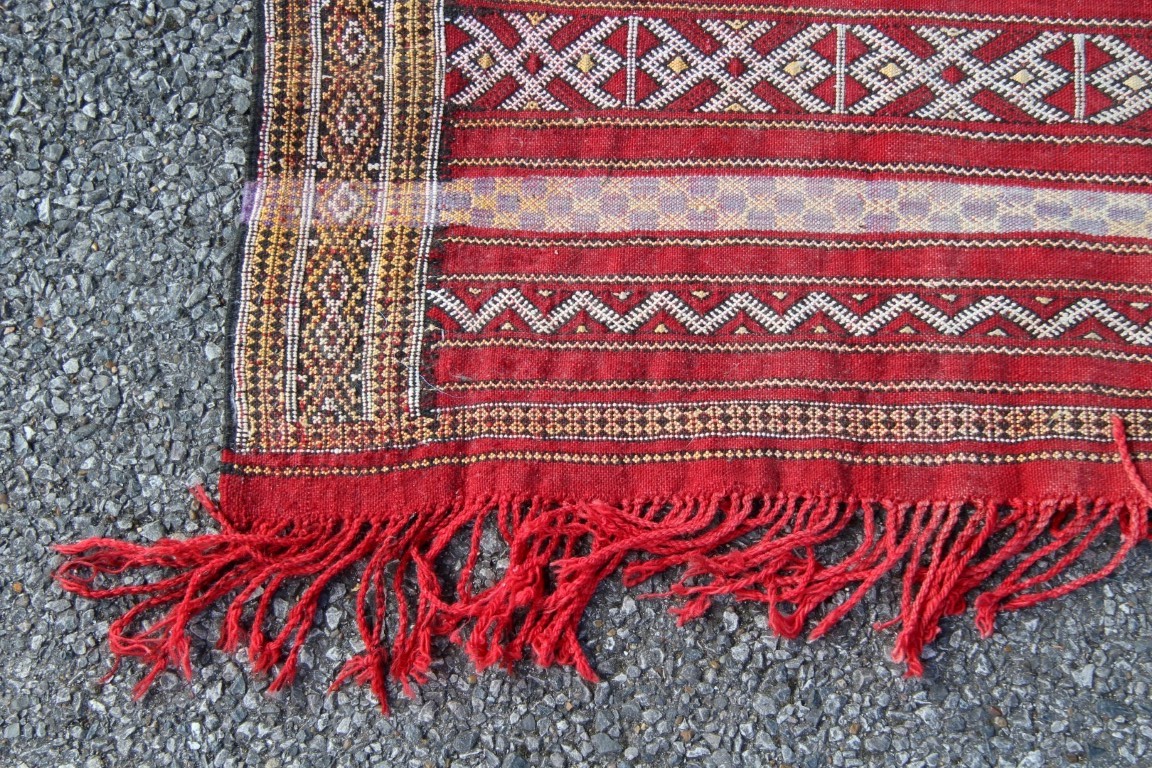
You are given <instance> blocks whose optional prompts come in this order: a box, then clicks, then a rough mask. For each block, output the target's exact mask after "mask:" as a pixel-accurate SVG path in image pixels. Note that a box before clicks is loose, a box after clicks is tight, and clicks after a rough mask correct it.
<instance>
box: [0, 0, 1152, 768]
mask: <svg viewBox="0 0 1152 768" xmlns="http://www.w3.org/2000/svg"><path fill="white" fill-rule="evenodd" d="M250 10H251V9H250V7H249V4H248V2H240V3H238V4H235V5H233V4H232V3H226V2H219V1H213V0H196V2H192V1H191V0H150V1H144V0H84V1H83V2H80V1H79V0H75V1H73V2H68V1H66V0H0V67H2V68H0V120H2V122H3V131H0V229H2V233H0V235H2V236H0V263H2V265H3V275H4V285H3V291H2V293H0V382H2V383H3V387H2V388H0V765H4V766H65V765H68V766H74V767H78V766H84V768H98V767H99V766H119V765H125V766H139V767H141V768H144V767H147V766H167V765H180V766H213V767H214V768H223V767H225V766H260V767H262V768H276V767H277V766H329V765H389V766H439V765H456V766H493V768H500V767H501V766H556V768H562V767H563V766H601V765H653V766H678V765H703V766H729V765H733V766H736V765H748V766H755V765H765V766H776V765H796V766H825V765H829V766H853V765H875V764H887V765H907V766H944V765H960V766H1048V765H1064V764H1068V763H1079V764H1083V765H1093V766H1112V765H1120V766H1127V765H1148V764H1152V754H1150V753H1149V746H1150V744H1152V704H1150V703H1149V702H1150V699H1149V683H1150V681H1152V660H1150V659H1149V651H1150V650H1152V618H1150V611H1152V607H1150V606H1152V599H1150V597H1152V592H1150V590H1149V585H1150V584H1152V580H1150V579H1149V578H1148V576H1149V574H1148V572H1149V570H1150V567H1152V555H1150V552H1149V548H1148V547H1142V548H1140V549H1139V550H1138V551H1137V552H1136V553H1135V554H1134V555H1133V556H1132V557H1131V558H1130V560H1129V561H1128V563H1127V564H1126V565H1125V566H1124V567H1123V568H1122V569H1121V570H1120V571H1119V572H1118V573H1117V574H1116V576H1114V577H1113V578H1111V579H1109V580H1108V581H1106V582H1105V583H1102V584H1097V585H1094V586H1091V587H1089V588H1087V589H1084V590H1082V591H1080V592H1079V593H1077V594H1075V595H1073V596H1071V597H1069V598H1066V599H1064V600H1062V601H1060V602H1058V603H1056V604H1050V605H1047V606H1043V607H1041V608H1037V609H1032V610H1030V611H1027V612H1024V613H1018V614H1011V615H1006V616H1003V617H1002V618H1001V619H1000V622H999V625H998V631H997V633H996V634H995V635H994V636H993V637H992V638H991V639H989V640H987V641H982V640H980V639H979V638H978V637H977V635H976V632H975V631H974V629H973V627H972V623H971V621H970V618H963V619H955V620H948V621H946V622H945V626H944V631H943V633H942V635H941V637H940V638H939V639H938V640H937V642H936V644H935V645H934V646H933V647H932V648H931V649H930V654H929V655H930V658H929V660H928V662H927V672H926V675H925V676H924V677H923V678H921V679H905V678H904V677H903V676H902V669H901V667H900V666H898V665H896V664H894V663H892V662H890V661H889V660H888V648H889V644H890V642H891V639H892V638H891V633H875V632H873V631H872V630H871V624H872V622H874V621H878V620H882V619H884V618H886V617H887V616H888V615H889V614H890V613H891V611H892V610H893V608H894V606H895V605H896V604H897V600H898V596H897V594H896V592H895V590H894V588H893V586H892V585H891V584H889V585H887V586H885V587H883V588H881V589H879V590H878V591H877V593H876V594H875V595H874V596H873V597H872V598H871V599H870V600H869V601H867V602H866V604H865V605H863V606H862V607H861V608H860V609H858V610H857V611H855V612H854V613H853V614H852V615H851V616H850V617H849V618H848V620H847V621H845V622H844V624H843V625H842V626H841V627H840V628H838V629H836V630H835V631H833V632H831V633H830V634H829V635H828V636H827V637H825V638H823V639H822V640H821V641H819V642H817V643H812V644H807V643H804V642H785V641H780V640H777V639H775V638H773V637H772V636H771V634H770V633H769V632H768V630H767V629H766V627H765V622H764V617H763V613H762V611H759V610H757V609H756V608H754V607H750V606H744V605H741V606H729V605H721V606H719V607H717V608H716V609H715V610H713V612H712V614H711V615H709V616H708V617H707V618H706V619H705V620H703V621H700V622H696V623H694V624H692V625H689V626H687V627H685V628H684V629H676V628H675V623H674V620H673V619H672V618H671V617H670V616H668V615H667V614H666V613H665V611H664V608H665V606H664V605H663V604H662V603H661V602H660V601H652V600H635V599H633V598H632V597H630V596H625V594H624V592H623V590H622V588H621V587H620V586H619V584H618V582H610V583H609V584H608V585H606V586H605V587H604V588H603V589H602V590H601V592H600V594H599V595H597V597H596V599H595V600H594V601H593V607H592V609H591V610H590V612H589V615H588V617H587V619H586V621H585V622H584V624H583V626H582V633H583V638H584V641H585V643H586V645H587V647H588V648H589V650H590V652H591V654H592V657H593V659H594V662H595V664H596V667H597V669H598V670H599V672H600V674H601V676H602V677H603V680H604V682H602V683H600V684H599V685H592V684H589V683H586V682H584V681H582V680H580V679H579V678H578V677H577V676H576V675H575V674H574V673H573V672H571V671H570V670H559V669H547V670H540V669H537V668H535V667H531V666H524V667H522V668H520V669H519V670H517V672H516V674H513V675H508V674H506V673H504V672H502V671H491V672H486V673H484V674H482V675H479V676H477V675H475V674H474V673H473V672H472V670H471V669H470V667H469V666H468V664H467V660H466V659H465V658H464V657H463V655H462V653H461V652H459V651H458V650H455V649H452V648H443V649H441V650H442V651H443V654H444V658H443V660H442V661H440V662H438V663H437V664H436V665H435V667H434V670H433V671H434V674H433V679H432V680H430V681H429V682H428V683H427V684H426V685H425V686H423V687H422V688H421V689H420V690H419V691H418V692H417V694H416V696H415V698H413V699H408V698H405V697H403V696H402V695H398V696H396V697H394V700H393V707H394V714H393V716H392V717H391V718H387V719H386V718H383V717H381V716H380V715H379V713H378V711H377V710H376V708H375V704H374V702H373V701H372V699H371V697H370V696H369V695H368V694H367V693H366V692H364V691H361V690H356V689H353V690H348V691H344V692H341V693H338V694H336V695H333V696H327V695H326V694H325V688H326V687H327V683H328V681H329V680H330V679H331V677H332V675H333V674H334V672H335V670H336V669H337V667H338V665H339V663H340V662H341V660H342V659H344V658H345V657H346V656H347V655H348V654H349V653H351V652H353V650H354V649H356V648H358V647H359V641H358V639H357V637H358V635H357V632H356V629H355V624H354V621H352V619H351V617H350V615H349V612H348V604H349V603H350V602H351V601H350V599H349V598H350V593H349V592H348V589H347V586H341V587H339V588H337V590H336V594H333V595H331V597H330V599H329V601H328V602H327V603H326V604H325V605H324V607H323V610H322V612H321V617H322V618H321V621H320V622H319V626H318V627H317V630H316V632H315V635H314V637H313V639H312V640H311V641H310V643H309V645H308V649H307V652H306V653H305V654H304V656H303V658H302V659H301V672H300V676H299V679H298V681H297V683H296V684H295V685H294V686H293V687H292V688H291V689H290V690H289V691H287V692H285V693H283V694H280V695H278V696H269V695H267V694H266V693H265V686H266V681H264V680H259V679H253V678H252V677H251V676H249V674H248V673H247V672H246V671H245V668H244V667H245V665H244V662H243V659H239V660H237V659H231V658H229V657H226V656H225V655H223V654H221V653H220V652H218V651H216V650H213V647H212V645H213V643H212V639H213V637H214V622H215V621H218V620H219V614H218V613H217V614H214V615H213V616H211V617H209V620H207V621H202V622H199V623H197V624H196V625H194V629H193V634H194V638H193V639H194V661H195V664H196V666H197V668H198V671H197V673H196V676H195V678H194V679H193V681H192V682H191V683H190V684H189V683H185V682H184V681H182V680H180V679H179V678H177V677H176V676H175V675H172V674H168V675H165V676H163V677H161V678H160V680H159V681H158V683H157V685H156V687H155V689H154V690H153V692H152V693H151V694H149V696H148V697H147V698H146V699H145V700H144V701H143V702H140V703H137V702H134V701H132V699H131V696H130V690H131V680H132V677H131V676H133V675H138V674H139V673H140V669H139V668H138V667H135V666H133V665H132V664H131V663H129V664H126V665H125V666H126V669H125V672H126V673H127V674H124V673H122V674H121V675H120V676H119V677H118V678H116V679H115V680H114V681H113V682H111V683H109V684H107V685H101V684H100V683H99V682H98V681H99V679H100V677H101V676H102V675H103V674H104V672H105V671H106V670H107V667H108V663H109V658H108V654H107V648H106V645H105V643H104V633H105V631H106V630H107V627H108V623H109V621H110V620H111V619H112V618H113V617H114V616H115V615H116V612H117V611H116V609H115V608H114V607H113V606H108V605H94V604H93V603H90V602H87V601H83V600H77V599H74V598H72V597H71V596H69V595H63V594H62V593H61V592H60V591H59V590H58V589H57V588H56V587H55V586H53V585H52V584H51V583H50V580H49V578H48V572H49V569H50V567H51V565H52V564H53V562H54V556H53V554H52V553H51V551H50V546H51V545H52V544H53V543H54V542H59V541H68V540H74V539H78V538H81V537H86V536H91V535H97V534H107V535H112V536H120V537H127V538H130V539H133V540H137V541H149V540H154V539H156V538H159V537H162V536H167V535H192V534H198V533H206V532H209V531H211V530H212V526H211V524H210V521H207V520H205V519H204V516H203V515H201V514H199V513H198V512H197V511H196V509H195V505H194V504H193V503H192V501H191V500H190V498H189V496H188V494H187V492H186V490H185V489H186V487H187V486H189V485H192V484H196V483H201V482H207V483H209V484H211V482H212V480H213V478H214V477H215V474H216V470H217V456H218V454H219V451H220V446H221V442H222V434H223V423H222V419H223V408H224V403H225V396H226V395H225V370H224V357H223V351H222V350H223V344H224V333H225V330H224V325H225V314H226V313H225V306H226V301H227V295H228V292H229V290H230V288H231V286H230V272H229V269H230V265H231V263H232V253H233V249H234V247H235V243H234V240H235V237H236V233H237V219H238V216H239V212H240V199H241V198H240V196H241V174H242V168H243V164H244V147H245V142H246V137H247V130H248V128H247V123H248V114H247V113H248V110H249V109H250V105H251V99H250V90H249V80H250V74H249V73H250V67H251V46H252V29H251V13H250ZM1093 558H1095V559H1094V560H1092V562H1091V563H1090V564H1091V565H1099V564H1101V563H1102V562H1104V559H1105V558H1106V554H1105V553H1103V552H1100V553H1097V554H1094V555H1093ZM121 608H122V606H121Z"/></svg>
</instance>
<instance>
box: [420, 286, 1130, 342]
mask: <svg viewBox="0 0 1152 768" xmlns="http://www.w3.org/2000/svg"><path fill="white" fill-rule="evenodd" d="M428 300H429V301H430V302H431V304H432V305H433V306H436V307H438V308H440V309H441V310H442V311H443V312H444V313H445V314H447V315H448V316H449V317H450V318H452V319H453V320H454V321H455V322H456V323H458V324H459V325H460V327H461V328H462V329H463V330H464V331H466V332H468V333H480V332H482V331H484V330H485V329H486V328H487V327H488V326H489V324H491V323H492V321H493V320H495V319H496V318H497V317H499V316H500V315H501V314H502V313H503V312H505V311H507V310H512V311H513V312H515V313H516V314H517V315H518V316H519V317H520V318H521V319H522V320H523V321H524V322H525V323H526V324H527V325H528V327H529V328H530V329H531V330H532V331H533V332H534V333H538V334H553V333H556V332H557V331H559V330H560V329H562V328H563V327H564V326H566V325H567V324H568V323H569V322H571V321H572V319H573V318H575V317H576V316H577V315H578V314H580V313H581V312H586V313H587V314H588V316H589V317H591V318H592V319H593V320H595V321H596V322H598V323H600V324H601V325H603V326H604V327H605V328H606V329H608V330H609V331H611V332H612V333H635V332H636V331H638V330H640V329H641V328H642V327H643V326H644V325H645V324H646V323H648V322H650V321H651V320H653V319H654V318H655V317H656V316H657V314H658V313H660V312H667V313H668V314H669V315H670V316H671V317H674V318H675V319H676V321H677V322H679V323H680V324H682V325H683V326H684V328H685V329H686V330H687V331H688V332H689V333H691V334H693V335H697V336H707V335H710V334H714V333H716V332H717V331H718V330H720V329H721V328H722V327H723V326H724V325H725V324H727V323H728V322H730V321H731V320H733V319H734V318H736V316H737V315H739V314H740V313H741V312H743V313H744V314H745V315H746V316H747V317H749V318H751V319H752V320H754V321H755V322H756V323H758V324H759V325H760V326H761V327H762V328H763V329H764V330H765V331H766V332H768V333H771V334H787V333H792V332H794V331H795V330H796V329H797V328H799V327H800V326H801V325H802V324H804V323H805V322H806V321H808V320H809V319H811V318H812V317H813V316H815V315H816V314H818V313H824V315H825V316H826V317H828V318H829V319H831V320H833V321H834V322H836V323H837V324H838V325H839V326H840V327H841V328H842V329H843V330H844V331H845V332H846V333H848V334H849V335H851V336H872V335H874V334H876V333H878V332H880V331H882V330H884V329H885V328H886V327H888V326H889V325H891V324H892V323H893V322H894V321H895V320H897V319H899V318H901V317H903V316H905V315H911V316H913V317H915V318H917V319H918V320H921V321H922V322H924V323H926V324H927V325H929V326H931V327H932V328H933V329H934V330H936V331H937V332H938V333H940V334H942V335H944V336H962V335H964V334H965V333H967V332H969V331H971V330H972V329H973V328H975V327H977V326H978V325H980V324H981V323H983V322H984V321H986V320H989V319H992V318H1000V319H1002V320H1007V321H1009V322H1011V323H1012V324H1014V325H1016V326H1017V327H1019V328H1020V329H1022V330H1023V331H1025V332H1026V333H1028V334H1029V335H1030V336H1032V337H1033V338H1035V339H1058V338H1060V337H1061V336H1063V335H1064V334H1066V333H1068V332H1069V331H1071V330H1073V329H1074V328H1076V327H1077V326H1078V325H1080V324H1081V323H1082V322H1084V321H1085V320H1087V319H1089V318H1094V319H1096V320H1098V321H1099V322H1100V323H1102V324H1103V325H1105V326H1107V327H1108V328H1109V329H1111V330H1112V331H1114V332H1115V333H1116V334H1117V335H1118V336H1120V338H1122V339H1123V340H1124V341H1126V342H1128V343H1129V344H1133V345H1138V346H1152V323H1147V324H1143V325H1141V324H1140V323H1138V322H1135V321H1133V320H1131V319H1129V318H1128V317H1126V316H1125V315H1123V314H1121V313H1120V312H1118V311H1116V310H1115V309H1113V308H1112V307H1111V306H1110V305H1109V304H1108V303H1107V302H1106V301H1104V300H1103V299H1099V298H1080V299H1076V300H1075V301H1073V302H1072V303H1070V304H1069V305H1067V306H1066V307H1064V308H1062V309H1060V310H1059V311H1057V312H1056V313H1055V314H1053V315H1052V316H1051V317H1049V318H1044V317H1042V316H1041V315H1039V314H1037V313H1036V312H1034V311H1032V310H1030V309H1028V308H1027V307H1025V306H1023V305H1021V304H1020V303H1019V302H1017V301H1015V300H1013V299H1010V298H1008V297H1007V296H1002V295H993V296H982V297H980V298H979V299H977V300H976V301H974V302H973V303H971V304H970V305H968V306H967V307H964V308H963V309H960V310H959V311H958V312H956V313H955V314H952V315H950V314H948V313H946V312H944V311H942V310H941V309H939V308H938V307H936V306H934V305H933V304H931V303H929V302H927V301H925V300H924V299H922V298H920V297H919V296H917V295H916V294H914V293H899V294H895V295H893V296H892V297H890V298H888V299H885V300H884V301H883V302H881V303H880V304H879V305H878V306H876V307H874V308H872V309H870V310H868V311H866V312H864V313H863V314H859V313H857V312H854V311H853V310H851V309H849V308H848V307H846V306H845V305H844V304H842V303H841V302H839V301H837V300H836V299H835V298H833V297H832V296H831V295H829V294H828V293H825V292H823V291H816V292H813V293H809V294H807V295H806V296H804V297H803V298H801V299H800V300H799V301H797V302H796V303H794V304H793V305H792V306H791V307H789V308H788V309H787V310H785V311H784V312H783V313H778V312H776V311H775V310H773V309H772V308H771V307H769V306H767V305H766V304H765V303H764V302H762V301H761V300H760V299H758V298H756V297H755V296H753V295H752V294H750V293H746V292H741V293H734V294H731V295H730V296H728V297H727V298H725V299H724V300H723V301H721V302H720V303H719V304H717V305H716V306H715V307H713V308H712V309H711V310H709V311H707V312H703V313H701V312H698V311H697V310H695V309H693V308H692V307H691V306H689V305H688V304H687V303H686V302H685V301H684V300H682V299H681V298H680V297H679V296H677V295H676V294H675V293H672V292H671V291H656V292H655V293H651V294H648V295H647V296H645V297H644V299H643V300H642V301H640V303H639V304H637V305H636V306H634V307H633V308H631V309H630V310H628V311H626V312H617V311H616V310H615V309H613V308H612V307H610V306H608V305H607V304H606V303H604V301H602V300H601V299H600V298H599V297H597V296H596V295H595V294H594V293H592V292H591V291H576V292H575V293H573V294H572V295H571V296H569V297H567V298H566V299H564V300H563V301H561V302H560V303H559V304H558V305H556V306H555V307H554V308H553V309H551V310H550V311H547V312H545V311H541V310H540V309H539V308H538V307H537V306H536V305H535V304H533V303H532V302H531V301H530V300H529V299H528V298H527V297H525V296H524V294H523V293H522V292H521V291H520V290H519V289H517V288H502V289H501V290H499V291H497V292H496V293H495V294H494V295H493V296H492V297H491V298H489V299H488V300H487V301H485V302H484V303H483V304H482V305H481V306H480V308H479V309H477V310H476V311H472V310H471V309H470V308H469V307H468V305H467V304H465V303H464V302H463V301H462V300H461V299H460V298H459V297H458V296H456V295H455V294H453V293H452V292H450V291H448V290H446V289H444V288H439V289H435V290H431V291H429V292H428Z"/></svg>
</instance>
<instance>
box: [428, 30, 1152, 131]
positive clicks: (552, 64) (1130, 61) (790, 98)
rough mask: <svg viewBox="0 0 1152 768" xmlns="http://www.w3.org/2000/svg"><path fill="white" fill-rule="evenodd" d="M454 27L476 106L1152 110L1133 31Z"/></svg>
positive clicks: (926, 115) (869, 111)
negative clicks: (1114, 33)
mask: <svg viewBox="0 0 1152 768" xmlns="http://www.w3.org/2000/svg"><path fill="white" fill-rule="evenodd" d="M452 29H453V31H454V32H455V35H454V36H453V37H452V40H453V42H451V43H450V45H451V46H452V48H451V51H450V54H449V57H448V62H449V66H450V67H451V72H450V79H449V82H450V93H449V95H450V98H451V99H452V101H453V102H454V103H455V104H457V105H459V106H465V107H471V108H473V109H495V110H501V111H538V110H542V111H571V110H576V111H587V110H616V109H637V110H646V111H661V112H667V111H672V112H698V113H700V112H702V113H722V112H746V113H758V114H776V113H779V114H834V113H835V114H848V115H877V116H885V117H898V118H910V119H921V120H948V121H956V122H959V121H978V122H999V121H1010V122H1035V123H1041V124H1045V123H1048V124H1050V123H1062V122H1088V123H1098V124H1107V125H1120V124H1123V123H1128V122H1131V121H1133V120H1136V119H1137V118H1140V117H1141V116H1142V115H1144V114H1145V113H1146V112H1148V110H1149V109H1150V108H1152V60H1150V57H1152V46H1150V45H1149V44H1148V41H1147V40H1146V39H1145V38H1142V37H1136V36H1135V35H1131V36H1122V35H1113V34H1084V33H1078V32H1067V31H1063V30H1059V29H1040V30H1037V29H1035V28H1034V27H1032V26H1030V25H1019V26H1018V27H998V28H989V27H987V26H983V25H982V26H980V27H976V28H969V27H964V26H957V25H952V24H949V25H947V26H933V25H929V24H884V25H880V24H863V23H826V22H819V21H817V22H813V23H809V24H798V23H797V22H794V21H791V20H788V21H775V20H749V19H745V18H728V19H725V18H701V19H698V20H696V21H684V20H680V19H675V20H673V19H664V18H659V17H652V16H599V17H586V16H571V15H563V14H539V13H515V12H501V13H495V12H490V13H484V14H475V15H472V14H461V15H459V16H457V17H456V18H455V19H454V20H453V27H452Z"/></svg>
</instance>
